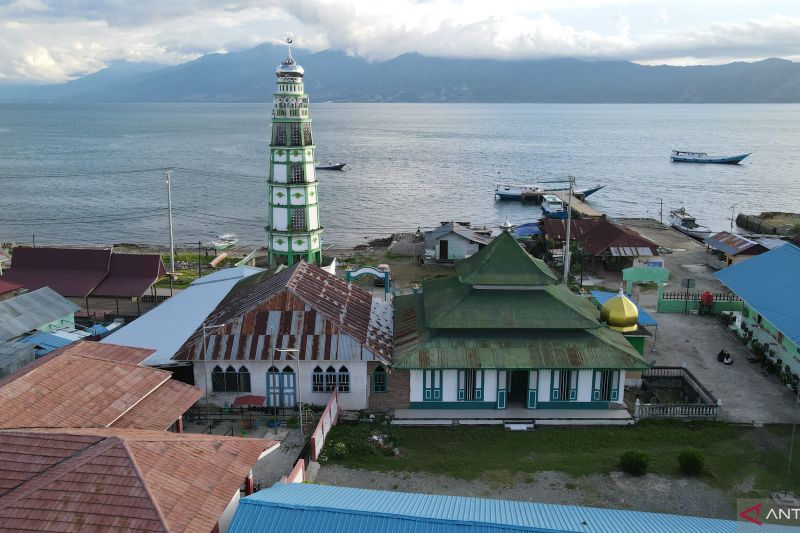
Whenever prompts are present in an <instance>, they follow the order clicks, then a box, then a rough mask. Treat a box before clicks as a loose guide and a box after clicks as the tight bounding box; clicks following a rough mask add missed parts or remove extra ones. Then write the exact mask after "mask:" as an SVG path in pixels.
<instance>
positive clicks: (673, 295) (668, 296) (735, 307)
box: [658, 291, 743, 315]
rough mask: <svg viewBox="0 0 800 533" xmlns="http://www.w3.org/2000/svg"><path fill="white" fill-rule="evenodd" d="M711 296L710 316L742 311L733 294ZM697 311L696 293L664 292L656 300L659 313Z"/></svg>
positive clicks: (737, 298)
mask: <svg viewBox="0 0 800 533" xmlns="http://www.w3.org/2000/svg"><path fill="white" fill-rule="evenodd" d="M713 296H714V305H713V306H712V307H711V314H714V315H717V314H719V313H722V312H727V311H741V310H742V307H743V304H742V299H741V298H739V297H738V296H736V295H735V294H729V293H721V292H717V293H713ZM699 309H700V294H699V293H697V292H692V291H690V292H688V293H687V292H686V291H682V292H681V291H675V292H665V293H663V294H662V295H661V296H660V297H659V299H658V312H659V313H687V312H690V311H698V310H699Z"/></svg>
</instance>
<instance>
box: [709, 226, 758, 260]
mask: <svg viewBox="0 0 800 533" xmlns="http://www.w3.org/2000/svg"><path fill="white" fill-rule="evenodd" d="M706 244H707V245H708V246H709V247H710V248H712V249H714V250H719V251H721V252H724V253H725V254H727V255H738V254H746V255H758V254H763V253H764V252H766V251H767V247H766V246H764V245H763V244H760V243H757V242H755V241H751V240H750V239H748V238H746V237H742V236H741V235H735V234H733V233H730V232H727V231H720V232H719V233H715V234H714V235H711V236H710V237H708V238H707V239H706Z"/></svg>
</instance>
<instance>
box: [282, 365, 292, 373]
mask: <svg viewBox="0 0 800 533" xmlns="http://www.w3.org/2000/svg"><path fill="white" fill-rule="evenodd" d="M283 371H284V372H294V368H292V367H291V366H289V365H286V366H285V367H283Z"/></svg>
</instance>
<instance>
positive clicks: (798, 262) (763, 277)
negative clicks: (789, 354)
mask: <svg viewBox="0 0 800 533" xmlns="http://www.w3.org/2000/svg"><path fill="white" fill-rule="evenodd" d="M715 276H716V277H717V279H719V280H720V281H721V282H722V283H724V284H725V286H727V287H728V288H729V289H730V290H731V291H732V292H733V293H735V294H736V295H737V296H739V297H740V298H741V299H742V300H744V302H745V303H746V304H747V305H748V306H749V307H751V308H753V309H754V310H755V311H756V312H757V313H758V314H760V315H761V316H762V317H764V318H766V319H767V320H768V321H769V322H770V323H771V324H772V325H773V326H775V328H777V329H778V331H780V332H781V333H783V335H784V336H786V337H788V338H789V339H790V340H791V341H792V342H793V343H794V344H795V345H796V346H800V248H798V247H797V246H795V245H793V244H785V245H783V246H781V247H779V248H775V249H773V250H770V251H768V252H765V253H763V254H761V255H757V256H755V257H753V258H752V259H748V260H747V261H745V262H743V263H737V264H735V265H733V266H730V267H728V268H725V269H723V270H720V271H719V272H717V273H716V274H715Z"/></svg>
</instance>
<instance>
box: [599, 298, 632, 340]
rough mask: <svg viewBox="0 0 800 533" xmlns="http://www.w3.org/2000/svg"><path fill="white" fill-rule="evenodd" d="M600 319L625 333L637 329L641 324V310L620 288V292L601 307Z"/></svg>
mask: <svg viewBox="0 0 800 533" xmlns="http://www.w3.org/2000/svg"><path fill="white" fill-rule="evenodd" d="M600 320H602V321H603V322H605V323H606V324H608V327H610V328H611V329H613V330H616V331H622V332H623V333H627V332H631V331H636V330H637V329H638V328H639V326H638V325H637V323H638V320H639V310H638V309H637V308H636V304H635V303H633V302H632V301H631V300H630V298H628V297H627V296H625V294H624V293H623V292H622V289H620V291H619V294H617V295H616V296H614V297H613V298H609V299H608V300H607V301H606V303H604V304H603V307H601V308H600Z"/></svg>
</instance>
